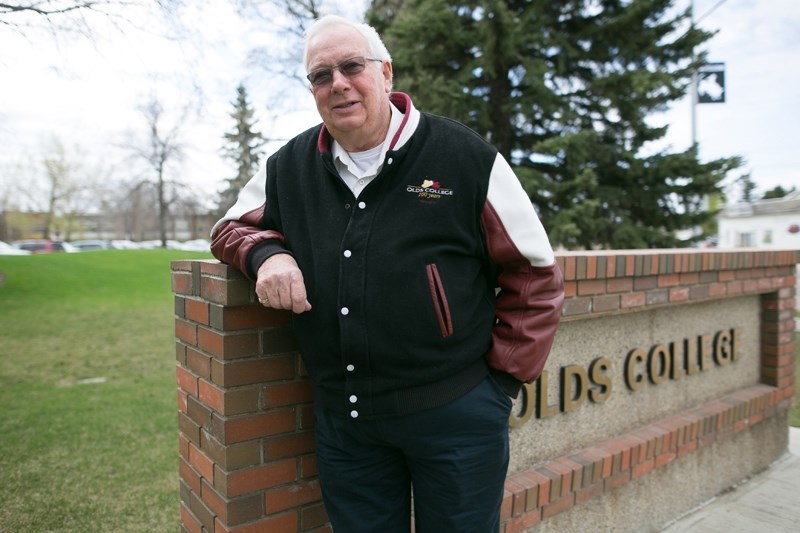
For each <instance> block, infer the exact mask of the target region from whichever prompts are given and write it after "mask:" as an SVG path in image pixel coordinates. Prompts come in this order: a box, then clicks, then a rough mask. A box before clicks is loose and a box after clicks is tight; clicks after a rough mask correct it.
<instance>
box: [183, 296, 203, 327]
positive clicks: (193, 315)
mask: <svg viewBox="0 0 800 533" xmlns="http://www.w3.org/2000/svg"><path fill="white" fill-rule="evenodd" d="M185 310H186V319H187V320H191V321H193V322H198V323H200V324H203V325H205V326H207V325H208V302H204V301H202V300H195V299H192V298H188V299H187V300H186V302H185Z"/></svg>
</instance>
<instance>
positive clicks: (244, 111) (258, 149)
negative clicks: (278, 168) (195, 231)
mask: <svg viewBox="0 0 800 533" xmlns="http://www.w3.org/2000/svg"><path fill="white" fill-rule="evenodd" d="M231 104H232V105H233V107H234V110H233V112H232V113H231V114H230V117H231V118H232V119H233V120H234V123H235V125H234V129H233V131H229V132H227V133H225V136H224V138H225V145H224V146H223V148H222V152H223V155H224V156H225V157H226V158H227V159H229V160H231V161H233V162H234V163H235V165H236V175H235V176H234V177H232V178H227V179H226V180H225V182H226V186H225V189H224V190H223V191H222V192H221V193H220V200H219V207H218V214H219V216H222V215H223V214H224V213H225V212H226V211H227V210H228V208H229V207H230V206H232V205H233V204H234V202H236V197H237V196H238V195H239V191H240V190H241V189H242V187H244V186H245V184H246V183H247V182H248V181H249V180H250V178H252V177H253V175H254V174H255V173H256V172H257V171H258V167H259V165H260V163H261V157H262V156H263V155H264V150H263V147H264V144H265V143H266V142H267V139H265V138H264V136H263V135H262V134H261V133H260V132H258V131H255V130H254V129H253V128H254V127H255V123H256V121H255V120H254V119H253V115H254V110H253V108H252V107H251V106H250V102H249V101H248V98H247V89H246V88H245V87H244V85H243V84H239V86H238V87H237V88H236V100H235V101H234V102H231Z"/></svg>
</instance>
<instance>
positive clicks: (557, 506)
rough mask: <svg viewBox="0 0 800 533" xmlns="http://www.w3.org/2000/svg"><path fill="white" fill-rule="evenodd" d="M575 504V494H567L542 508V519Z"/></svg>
mask: <svg viewBox="0 0 800 533" xmlns="http://www.w3.org/2000/svg"><path fill="white" fill-rule="evenodd" d="M573 505H575V495H574V494H569V495H567V496H565V497H563V498H561V499H560V500H557V501H555V502H552V503H550V504H548V505H546V506H544V507H543V508H542V519H544V520H546V519H548V518H550V517H551V516H554V515H557V514H558V513H561V512H563V511H566V510H567V509H570V508H572V506H573Z"/></svg>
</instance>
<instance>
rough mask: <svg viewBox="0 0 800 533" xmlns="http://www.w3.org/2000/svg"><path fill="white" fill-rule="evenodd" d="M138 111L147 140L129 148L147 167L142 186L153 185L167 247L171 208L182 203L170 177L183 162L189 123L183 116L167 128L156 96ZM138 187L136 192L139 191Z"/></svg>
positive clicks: (161, 234) (162, 234)
mask: <svg viewBox="0 0 800 533" xmlns="http://www.w3.org/2000/svg"><path fill="white" fill-rule="evenodd" d="M139 111H140V112H141V114H142V117H143V118H144V120H145V123H146V126H147V137H146V138H145V139H144V140H143V141H141V142H140V143H134V144H131V145H130V146H128V150H130V152H131V153H132V155H133V157H134V158H135V159H137V160H139V161H140V162H142V163H144V164H145V166H146V167H147V170H146V175H147V176H151V177H152V178H153V179H148V178H144V179H143V180H142V181H141V185H142V186H144V185H152V186H153V188H154V189H155V196H156V205H157V208H158V234H159V238H160V239H161V246H162V247H163V248H166V247H167V223H168V219H169V209H170V206H171V205H173V204H174V203H176V202H178V200H179V189H180V188H181V185H180V184H179V183H177V182H176V181H175V180H174V179H170V175H171V174H172V173H174V172H176V165H177V163H180V162H181V161H182V160H183V157H184V152H185V145H184V144H183V141H182V140H181V126H182V125H183V124H184V123H185V121H186V116H185V113H186V111H184V116H183V117H181V118H180V119H178V120H176V121H175V122H174V123H173V124H172V125H168V124H167V123H166V122H167V118H166V116H165V113H164V107H163V105H162V104H161V102H160V101H159V100H158V98H156V97H155V96H154V97H152V98H150V99H149V100H148V101H147V102H146V103H145V104H143V105H142V106H140V108H139ZM140 188H141V187H140V186H139V185H137V186H136V187H134V189H140Z"/></svg>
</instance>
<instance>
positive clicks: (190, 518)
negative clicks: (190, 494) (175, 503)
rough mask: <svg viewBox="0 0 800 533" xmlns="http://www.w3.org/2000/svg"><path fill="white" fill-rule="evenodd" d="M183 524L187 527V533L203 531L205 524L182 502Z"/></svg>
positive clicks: (200, 532)
mask: <svg viewBox="0 0 800 533" xmlns="http://www.w3.org/2000/svg"><path fill="white" fill-rule="evenodd" d="M181 525H182V526H183V527H185V528H186V532H187V533H202V531H203V526H202V524H200V521H199V520H198V519H197V517H195V516H194V514H193V513H192V512H191V511H190V510H189V508H188V507H186V504H184V503H181Z"/></svg>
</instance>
